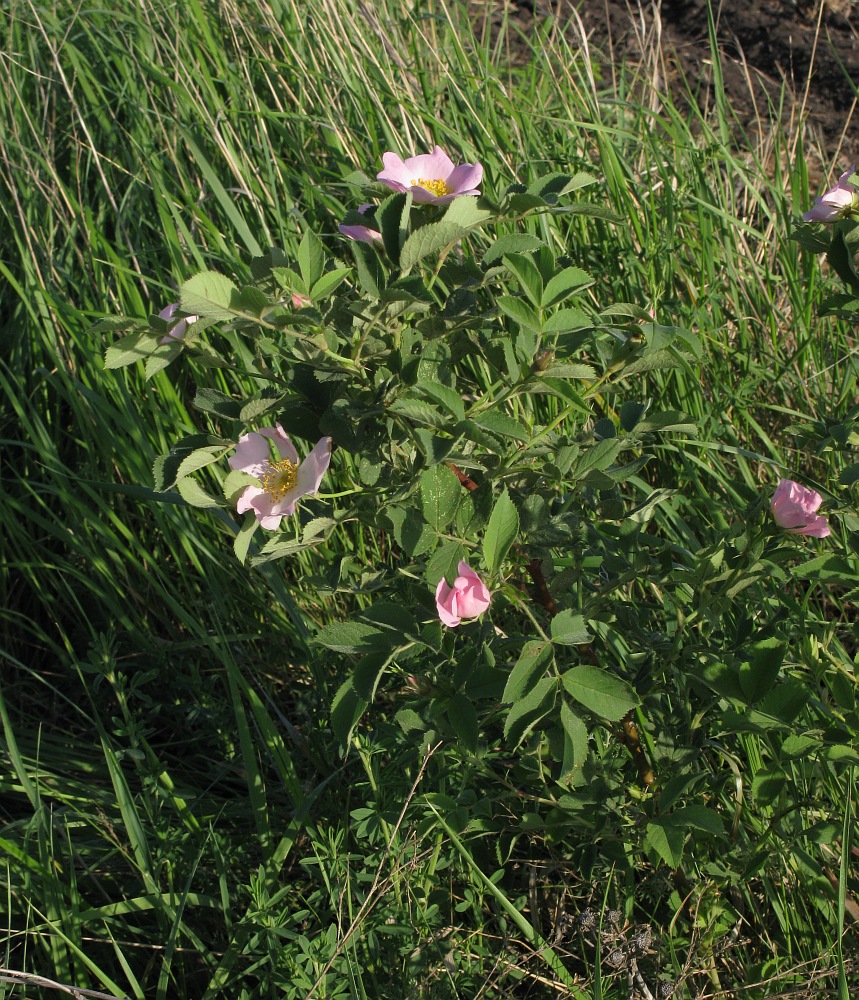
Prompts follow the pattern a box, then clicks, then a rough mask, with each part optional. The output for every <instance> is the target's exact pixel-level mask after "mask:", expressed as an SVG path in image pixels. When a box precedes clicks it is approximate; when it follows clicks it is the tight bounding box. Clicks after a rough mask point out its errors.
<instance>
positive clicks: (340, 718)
mask: <svg viewBox="0 0 859 1000" xmlns="http://www.w3.org/2000/svg"><path fill="white" fill-rule="evenodd" d="M368 705H369V703H368V702H367V701H365V700H364V699H363V698H362V697H361V696H360V695H359V694H358V692H357V691H356V690H355V688H354V687H353V686H352V681H351V680H348V681H344V682H343V683H342V684H341V685H340V688H339V690H338V691H337V694H335V695H334V701H333V702H332V703H331V728H332V729H333V730H334V735H335V736H336V737H337V739H338V740H339V741H340V745H341V746H342V747H347V746H348V745H349V739H350V737H351V735H352V730H353V729H354V728H355V725H356V724H357V722H358V720H359V719H360V718H361V716H362V715H363V714H364V712H365V711H366V710H367V708H368Z"/></svg>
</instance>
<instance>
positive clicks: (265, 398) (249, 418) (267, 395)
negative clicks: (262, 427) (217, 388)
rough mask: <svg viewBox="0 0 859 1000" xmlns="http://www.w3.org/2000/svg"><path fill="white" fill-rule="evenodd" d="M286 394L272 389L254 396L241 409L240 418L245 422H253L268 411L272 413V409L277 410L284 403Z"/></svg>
mask: <svg viewBox="0 0 859 1000" xmlns="http://www.w3.org/2000/svg"><path fill="white" fill-rule="evenodd" d="M283 400H284V395H283V393H280V392H278V393H274V392H271V391H268V392H263V393H260V394H259V395H258V396H252V397H251V398H250V399H249V400H248V401H247V402H246V403H245V404H244V405H243V406H242V408H241V410H240V411H239V420H241V422H242V423H243V424H250V423H253V421H254V420H256V419H258V418H259V417H262V416H264V415H265V414H266V413H271V411H272V410H277V409H279V408H280V406H281V405H282V404H283Z"/></svg>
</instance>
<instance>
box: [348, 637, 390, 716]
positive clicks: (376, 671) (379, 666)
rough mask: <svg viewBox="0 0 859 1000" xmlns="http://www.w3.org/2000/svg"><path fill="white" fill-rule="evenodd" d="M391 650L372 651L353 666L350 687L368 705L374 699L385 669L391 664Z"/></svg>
mask: <svg viewBox="0 0 859 1000" xmlns="http://www.w3.org/2000/svg"><path fill="white" fill-rule="evenodd" d="M392 657H393V650H390V649H387V650H385V649H374V650H373V651H372V652H370V653H367V654H366V655H365V656H362V657H361V659H360V660H358V662H357V663H356V664H355V670H354V672H353V674H352V687H353V688H354V689H355V693H356V694H357V695H358V697H359V698H360V699H361V700H362V701H366V702H367V703H368V704H369V703H371V702H372V701H373V699H374V698H375V697H376V689H377V688H378V686H379V681H380V680H381V679H382V674H384V672H385V668H386V667H387V666H388V664H389V663H390V662H391V659H392Z"/></svg>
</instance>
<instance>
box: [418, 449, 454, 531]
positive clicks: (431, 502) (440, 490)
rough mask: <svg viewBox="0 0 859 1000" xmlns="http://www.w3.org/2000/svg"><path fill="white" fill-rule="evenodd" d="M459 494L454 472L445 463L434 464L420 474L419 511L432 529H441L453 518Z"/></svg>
mask: <svg viewBox="0 0 859 1000" xmlns="http://www.w3.org/2000/svg"><path fill="white" fill-rule="evenodd" d="M461 494H462V486H461V485H460V482H459V480H458V479H457V477H456V473H454V472H453V471H452V470H451V469H449V468H448V467H447V466H446V465H434V466H433V467H432V468H431V469H427V470H426V472H424V473H423V474H422V475H421V479H420V497H421V511H422V512H423V515H424V520H425V521H426V522H427V524H428V525H429V526H430V527H431V528H432V529H433V530H434V531H436V532H440V531H442V530H443V529H444V528H446V527H447V526H448V524H450V522H451V521H452V520H453V517H454V515H455V514H456V508H457V505H458V504H459V500H460V496H461Z"/></svg>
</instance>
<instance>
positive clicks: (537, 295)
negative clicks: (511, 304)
mask: <svg viewBox="0 0 859 1000" xmlns="http://www.w3.org/2000/svg"><path fill="white" fill-rule="evenodd" d="M504 266H505V267H506V268H507V270H508V271H510V272H511V274H513V275H514V276H515V277H516V278H517V279H518V281H519V284H520V285H521V286H522V291H523V292H524V293H525V294H526V295H527V296H528V298H529V299H530V300H531V304H532V305H533V306H534V307H535V308H536V309H539V308H540V302H541V301H542V298H543V276H542V275H541V274H540V269H539V268H538V267H537V265H536V263H535V262H534V258H533V257H530V256H529V255H528V254H524V253H512V254H506V255H505V256H504Z"/></svg>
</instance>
